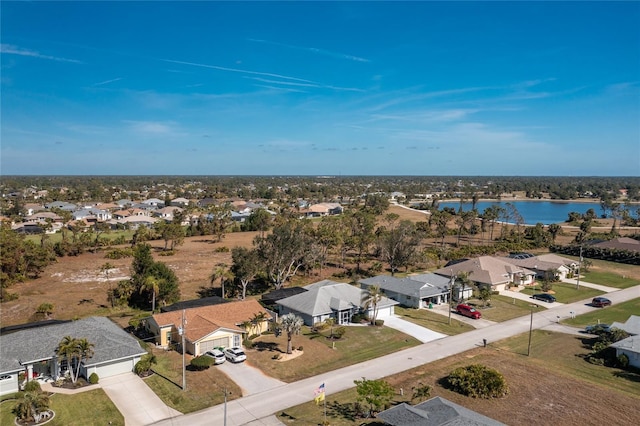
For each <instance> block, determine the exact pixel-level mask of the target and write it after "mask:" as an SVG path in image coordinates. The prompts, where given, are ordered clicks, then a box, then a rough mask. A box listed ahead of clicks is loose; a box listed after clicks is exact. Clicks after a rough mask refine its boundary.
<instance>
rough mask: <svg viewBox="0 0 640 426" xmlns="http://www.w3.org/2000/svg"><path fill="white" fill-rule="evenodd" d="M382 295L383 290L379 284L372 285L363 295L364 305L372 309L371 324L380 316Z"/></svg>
mask: <svg viewBox="0 0 640 426" xmlns="http://www.w3.org/2000/svg"><path fill="white" fill-rule="evenodd" d="M382 297H383V294H382V290H380V286H377V285H372V286H370V287H369V288H368V289H367V290H365V291H364V293H363V295H362V302H363V307H364V308H365V309H371V315H370V317H369V320H370V321H371V325H375V324H376V318H377V317H378V304H379V303H380V301H381V300H382Z"/></svg>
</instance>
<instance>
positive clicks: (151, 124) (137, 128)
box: [124, 120, 174, 135]
mask: <svg viewBox="0 0 640 426" xmlns="http://www.w3.org/2000/svg"><path fill="white" fill-rule="evenodd" d="M124 122H125V123H126V124H128V126H129V129H130V130H133V131H134V132H136V133H142V134H151V135H169V134H172V133H174V123H171V122H161V121H132V120H125V121H124Z"/></svg>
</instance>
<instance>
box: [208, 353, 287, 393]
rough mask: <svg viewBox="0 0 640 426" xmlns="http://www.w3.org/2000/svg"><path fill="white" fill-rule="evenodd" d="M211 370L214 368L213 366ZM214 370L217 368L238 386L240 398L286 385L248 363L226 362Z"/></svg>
mask: <svg viewBox="0 0 640 426" xmlns="http://www.w3.org/2000/svg"><path fill="white" fill-rule="evenodd" d="M211 368H214V366H212V367H211ZM215 368H219V369H220V371H222V372H223V373H224V374H226V375H227V376H229V378H230V379H231V380H233V381H234V382H235V383H236V384H237V385H238V386H240V388H241V389H242V396H247V395H253V394H255V393H260V392H264V391H267V390H271V389H275V388H278V387H280V386H284V385H286V383H285V382H281V381H280V380H277V379H274V378H273V377H269V376H267V375H266V374H264V373H263V372H262V371H260V370H259V369H257V368H255V367H253V366H252V365H251V364H249V361H245V362H240V363H238V364H234V363H232V362H229V361H227V362H225V363H224V364H219V365H216V366H215Z"/></svg>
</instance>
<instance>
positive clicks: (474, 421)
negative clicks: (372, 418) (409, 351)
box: [376, 396, 504, 426]
mask: <svg viewBox="0 0 640 426" xmlns="http://www.w3.org/2000/svg"><path fill="white" fill-rule="evenodd" d="M376 417H377V418H378V419H381V420H382V421H383V422H385V424H388V425H393V426H422V425H429V426H441V425H442V426H444V425H449V426H450V425H461V426H462V425H464V426H500V425H502V426H503V425H504V424H503V423H500V422H499V421H497V420H493V419H492V418H490V417H487V416H484V415H482V414H480V413H477V412H475V411H473V410H469V409H468V408H465V407H463V406H462V405H458V404H456V403H454V402H451V401H449V400H447V399H444V398H442V397H439V396H436V397H435V398H431V399H429V400H427V401H425V402H421V403H420V404H418V405H413V406H411V405H409V404H407V403H405V402H403V403H402V404H398V405H396V406H394V407H391V408H389V409H388V410H384V411H382V412H381V413H378V415H377V416H376Z"/></svg>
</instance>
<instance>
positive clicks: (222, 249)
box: [214, 246, 230, 253]
mask: <svg viewBox="0 0 640 426" xmlns="http://www.w3.org/2000/svg"><path fill="white" fill-rule="evenodd" d="M229 251H230V250H229V247H227V246H222V247H216V249H215V250H214V252H216V253H229Z"/></svg>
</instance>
